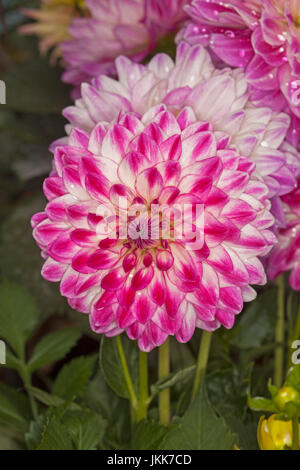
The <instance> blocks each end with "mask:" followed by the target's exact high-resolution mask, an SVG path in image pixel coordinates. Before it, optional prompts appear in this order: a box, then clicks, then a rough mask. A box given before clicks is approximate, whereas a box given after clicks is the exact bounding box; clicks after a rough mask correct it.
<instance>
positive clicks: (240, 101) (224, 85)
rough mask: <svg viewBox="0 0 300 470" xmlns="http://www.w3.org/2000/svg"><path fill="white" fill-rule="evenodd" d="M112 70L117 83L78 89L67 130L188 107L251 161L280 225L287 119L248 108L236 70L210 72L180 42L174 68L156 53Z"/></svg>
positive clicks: (292, 172)
mask: <svg viewBox="0 0 300 470" xmlns="http://www.w3.org/2000/svg"><path fill="white" fill-rule="evenodd" d="M116 69H117V72H118V77H119V80H118V81H117V80H113V79H111V78H108V77H106V76H103V75H102V76H99V77H97V78H94V79H93V80H92V82H91V84H87V83H85V84H83V85H82V87H81V98H80V99H78V100H77V101H76V102H75V106H71V107H68V108H66V109H65V110H64V112H63V114H64V116H65V117H66V118H67V119H68V120H69V121H70V123H71V126H75V127H80V128H81V129H83V130H86V131H90V130H91V129H92V128H93V126H94V125H95V124H96V123H97V122H99V121H102V120H105V121H110V120H112V119H114V118H115V117H116V116H117V115H118V113H119V111H120V110H122V111H134V112H137V113H141V114H143V113H145V112H146V111H147V110H148V109H149V108H150V107H151V106H152V105H154V104H155V103H164V104H166V105H167V106H168V109H170V110H171V111H174V112H175V113H178V112H179V111H180V110H181V109H182V108H183V107H184V106H190V107H192V108H193V111H194V113H195V115H196V117H197V119H198V120H199V121H209V122H210V123H211V124H212V125H213V127H214V129H215V130H217V131H218V132H223V133H226V134H227V135H228V136H229V137H230V145H231V147H233V148H234V149H235V150H236V151H238V152H239V153H240V154H241V155H243V156H246V157H249V158H251V160H252V161H253V162H255V164H256V173H257V175H258V176H259V178H260V179H261V180H262V181H264V182H265V183H266V184H267V186H268V188H269V198H272V205H273V212H274V215H275V216H276V219H277V223H278V224H279V225H282V224H284V220H283V214H282V210H281V204H280V200H279V196H280V195H282V194H286V193H288V192H290V191H292V190H293V189H294V187H295V185H296V178H295V176H296V175H297V173H299V165H300V164H299V158H298V153H297V152H296V151H295V149H293V148H292V147H291V146H289V148H288V149H286V148H285V149H284V150H280V149H279V147H280V145H281V144H282V141H283V140H284V138H285V135H286V132H287V129H288V127H289V123H290V119H289V117H288V116H287V115H286V114H285V113H278V112H273V111H272V110H271V109H270V108H267V107H264V108H260V107H254V106H253V104H251V102H250V101H249V100H248V94H247V84H246V79H245V76H244V74H243V72H242V71H241V70H239V69H235V70H231V69H223V70H216V69H215V67H214V65H213V63H212V61H211V59H210V56H209V54H208V53H207V51H206V50H205V48H204V47H203V46H189V45H188V44H187V43H184V42H182V43H181V44H179V46H178V48H177V57H176V62H175V64H174V62H173V61H172V60H171V58H170V57H169V56H167V55H166V54H157V55H156V56H155V57H154V58H153V59H152V60H151V61H150V62H149V64H148V65H146V66H143V65H141V64H135V63H134V62H132V61H130V60H129V59H128V58H125V57H119V58H118V59H117V60H116Z"/></svg>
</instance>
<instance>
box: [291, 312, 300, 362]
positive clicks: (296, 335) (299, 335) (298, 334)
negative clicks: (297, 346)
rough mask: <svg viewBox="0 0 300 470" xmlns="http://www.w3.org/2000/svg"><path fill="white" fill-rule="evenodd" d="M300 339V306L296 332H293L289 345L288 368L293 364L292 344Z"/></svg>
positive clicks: (295, 327)
mask: <svg viewBox="0 0 300 470" xmlns="http://www.w3.org/2000/svg"><path fill="white" fill-rule="evenodd" d="M299 339H300V307H299V309H298V314H297V318H296V322H295V326H294V332H293V336H292V338H291V340H290V345H289V346H290V347H289V358H288V369H289V368H290V367H291V366H292V355H293V350H292V347H291V346H292V344H293V342H294V341H296V340H299Z"/></svg>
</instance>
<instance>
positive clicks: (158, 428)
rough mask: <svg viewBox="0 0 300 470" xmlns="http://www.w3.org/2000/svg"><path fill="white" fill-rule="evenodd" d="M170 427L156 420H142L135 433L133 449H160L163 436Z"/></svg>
mask: <svg viewBox="0 0 300 470" xmlns="http://www.w3.org/2000/svg"><path fill="white" fill-rule="evenodd" d="M169 431H170V428H167V427H165V426H162V425H161V424H159V423H157V422H156V421H145V420H144V421H140V422H139V423H138V424H137V425H136V427H135V429H134V433H133V438H132V449H133V450H156V449H159V447H160V444H161V442H162V440H163V438H164V437H165V436H166V435H167V433H168V432H169Z"/></svg>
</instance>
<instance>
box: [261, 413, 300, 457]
mask: <svg viewBox="0 0 300 470" xmlns="http://www.w3.org/2000/svg"><path fill="white" fill-rule="evenodd" d="M292 436H293V430H292V421H281V420H279V419H276V415H275V414H273V415H271V416H270V417H269V418H268V419H266V418H265V417H264V416H262V417H261V418H260V420H259V423H258V427H257V440H258V444H259V448H260V450H285V449H289V448H291V446H292V439H293V438H292ZM299 438H300V431H299Z"/></svg>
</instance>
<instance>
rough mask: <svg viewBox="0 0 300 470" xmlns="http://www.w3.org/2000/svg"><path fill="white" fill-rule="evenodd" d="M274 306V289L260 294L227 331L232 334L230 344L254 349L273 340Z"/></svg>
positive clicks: (275, 306) (240, 347)
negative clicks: (233, 326) (229, 330)
mask: <svg viewBox="0 0 300 470" xmlns="http://www.w3.org/2000/svg"><path fill="white" fill-rule="evenodd" d="M276 308H277V305H276V295H275V291H274V289H269V290H267V291H266V292H264V293H262V294H260V295H259V296H258V297H257V298H256V299H255V300H254V301H253V302H251V304H250V305H249V307H247V309H246V310H245V312H243V315H242V316H241V318H240V320H239V322H238V323H237V325H236V326H235V328H234V329H233V330H232V332H231V334H230V333H229V335H231V336H232V338H231V344H232V345H233V346H236V347H237V348H239V349H255V348H261V347H264V346H265V345H266V344H267V342H268V341H270V342H271V341H273V335H274V324H275V315H274V312H275V311H276ZM262 352H263V351H262Z"/></svg>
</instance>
